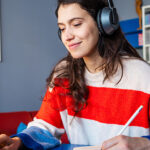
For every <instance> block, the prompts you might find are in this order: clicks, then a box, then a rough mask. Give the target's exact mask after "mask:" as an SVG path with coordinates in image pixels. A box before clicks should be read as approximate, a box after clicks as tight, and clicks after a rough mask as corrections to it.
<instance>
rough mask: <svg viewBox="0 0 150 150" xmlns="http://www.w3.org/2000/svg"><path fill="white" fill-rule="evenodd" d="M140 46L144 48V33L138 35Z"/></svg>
mask: <svg viewBox="0 0 150 150" xmlns="http://www.w3.org/2000/svg"><path fill="white" fill-rule="evenodd" d="M138 45H139V46H143V34H142V33H139V34H138Z"/></svg>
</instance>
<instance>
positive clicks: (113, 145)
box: [102, 135, 128, 150]
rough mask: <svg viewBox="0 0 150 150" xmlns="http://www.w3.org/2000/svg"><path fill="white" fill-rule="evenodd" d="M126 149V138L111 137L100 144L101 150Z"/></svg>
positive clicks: (120, 136) (122, 136)
mask: <svg viewBox="0 0 150 150" xmlns="http://www.w3.org/2000/svg"><path fill="white" fill-rule="evenodd" d="M122 149H128V144H127V136H124V135H119V136H116V137H113V138H111V139H109V140H107V141H105V142H104V143H103V144H102V150H122Z"/></svg>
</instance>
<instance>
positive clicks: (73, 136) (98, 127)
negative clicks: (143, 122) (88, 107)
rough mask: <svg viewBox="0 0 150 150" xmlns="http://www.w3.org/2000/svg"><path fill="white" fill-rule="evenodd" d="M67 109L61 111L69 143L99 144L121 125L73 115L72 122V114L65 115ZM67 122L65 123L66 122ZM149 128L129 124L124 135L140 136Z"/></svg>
mask: <svg viewBox="0 0 150 150" xmlns="http://www.w3.org/2000/svg"><path fill="white" fill-rule="evenodd" d="M66 113H67V111H66V110H65V111H62V112H61V117H62V121H63V123H64V127H65V130H66V132H67V135H68V138H69V141H70V143H71V144H85V145H101V144H102V143H103V142H104V141H105V140H107V139H110V138H112V137H114V136H117V133H118V132H119V131H120V130H121V129H122V127H123V126H122V125H116V124H105V123H100V122H97V121H94V120H89V119H83V118H79V117H75V118H74V120H73V122H72V124H71V125H70V124H69V123H70V122H71V120H72V116H69V115H68V116H66ZM66 123H67V124H66ZM149 133H150V132H149V128H142V127H136V126H129V127H127V128H126V130H125V131H124V135H127V136H131V137H141V136H144V135H149Z"/></svg>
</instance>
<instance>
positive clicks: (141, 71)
mask: <svg viewBox="0 0 150 150" xmlns="http://www.w3.org/2000/svg"><path fill="white" fill-rule="evenodd" d="M123 65H124V66H123V67H124V70H123V71H124V72H123V77H122V80H121V81H120V82H119V84H116V83H117V81H119V79H120V77H121V72H119V71H118V72H117V73H116V74H115V75H114V76H113V78H112V79H110V80H106V81H105V82H104V83H103V79H104V74H103V72H102V71H101V72H98V73H96V74H92V73H90V72H89V71H88V70H87V69H85V78H86V84H87V85H89V86H94V87H109V88H119V89H129V90H136V91H143V92H144V93H149V94H150V79H149V76H150V66H149V65H148V64H146V63H144V62H142V61H140V60H135V59H134V60H130V59H127V60H124V61H123ZM115 84H116V85H115Z"/></svg>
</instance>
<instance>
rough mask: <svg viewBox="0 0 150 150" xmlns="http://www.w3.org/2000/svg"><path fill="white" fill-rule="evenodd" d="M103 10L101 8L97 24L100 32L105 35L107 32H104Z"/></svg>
mask: <svg viewBox="0 0 150 150" xmlns="http://www.w3.org/2000/svg"><path fill="white" fill-rule="evenodd" d="M101 12H102V10H99V11H98V13H97V26H98V30H99V32H100V33H101V34H103V35H104V34H105V32H104V29H103V25H102V22H101Z"/></svg>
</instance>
